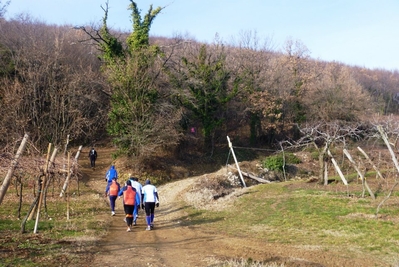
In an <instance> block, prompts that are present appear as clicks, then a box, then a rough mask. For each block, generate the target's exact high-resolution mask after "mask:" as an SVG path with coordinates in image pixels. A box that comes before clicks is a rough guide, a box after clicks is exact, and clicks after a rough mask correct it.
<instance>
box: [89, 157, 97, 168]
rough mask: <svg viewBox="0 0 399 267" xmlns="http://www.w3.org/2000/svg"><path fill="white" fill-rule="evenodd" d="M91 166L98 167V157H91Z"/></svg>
mask: <svg viewBox="0 0 399 267" xmlns="http://www.w3.org/2000/svg"><path fill="white" fill-rule="evenodd" d="M90 166H91V167H92V168H94V167H96V157H94V156H90Z"/></svg>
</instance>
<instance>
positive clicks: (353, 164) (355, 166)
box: [344, 149, 375, 199]
mask: <svg viewBox="0 0 399 267" xmlns="http://www.w3.org/2000/svg"><path fill="white" fill-rule="evenodd" d="M344 154H345V156H346V157H347V158H348V159H349V161H350V163H351V164H352V166H353V168H355V170H356V172H357V173H358V174H359V176H360V178H362V184H363V185H364V186H365V187H366V189H367V191H369V194H370V196H371V197H372V198H373V199H375V195H374V193H373V191H371V189H370V187H369V185H368V184H367V181H366V178H364V175H363V174H362V172H361V171H360V170H359V168H358V167H357V165H356V162H355V161H354V160H353V158H352V156H351V155H350V154H349V152H348V150H346V149H344Z"/></svg>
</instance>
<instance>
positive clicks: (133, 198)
mask: <svg viewBox="0 0 399 267" xmlns="http://www.w3.org/2000/svg"><path fill="white" fill-rule="evenodd" d="M122 195H123V208H124V210H125V214H126V224H127V230H126V231H127V232H130V231H131V227H132V224H133V213H134V211H135V210H137V205H136V203H139V202H140V196H139V194H137V192H136V189H135V188H134V187H132V182H131V181H130V180H127V181H126V185H125V186H124V187H122V188H121V190H120V191H119V193H118V196H119V197H120V196H122ZM136 212H137V211H136Z"/></svg>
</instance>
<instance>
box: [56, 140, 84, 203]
mask: <svg viewBox="0 0 399 267" xmlns="http://www.w3.org/2000/svg"><path fill="white" fill-rule="evenodd" d="M81 150H82V146H80V147H79V149H78V152H77V153H76V156H75V160H74V161H73V162H72V166H71V167H68V175H67V177H66V179H65V182H64V186H63V187H62V190H61V193H60V197H62V196H63V195H64V194H65V191H66V189H67V187H68V183H69V179H71V175H72V168H73V167H74V166H75V164H76V163H77V162H78V158H79V155H80V151H81Z"/></svg>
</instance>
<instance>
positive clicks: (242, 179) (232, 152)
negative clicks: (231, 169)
mask: <svg viewBox="0 0 399 267" xmlns="http://www.w3.org/2000/svg"><path fill="white" fill-rule="evenodd" d="M227 142H228V143H229V147H230V150H231V154H233V158H234V161H235V163H236V166H237V170H238V174H239V175H240V178H241V182H242V184H243V186H244V187H247V185H246V184H245V181H244V177H242V173H241V170H240V165H238V162H237V158H236V155H235V154H234V149H233V144H232V143H231V142H230V138H229V137H228V136H227Z"/></svg>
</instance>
